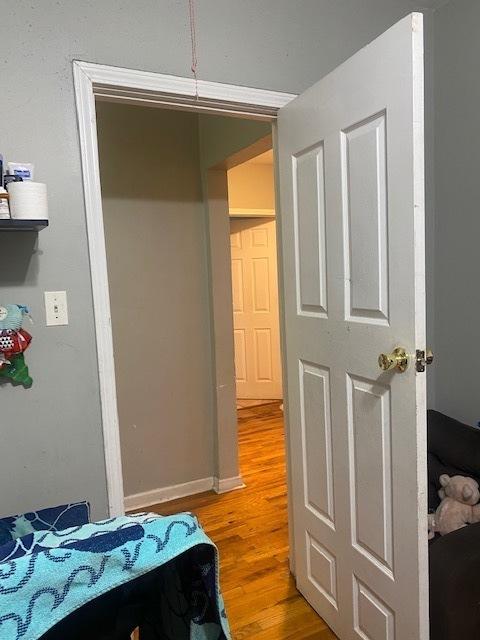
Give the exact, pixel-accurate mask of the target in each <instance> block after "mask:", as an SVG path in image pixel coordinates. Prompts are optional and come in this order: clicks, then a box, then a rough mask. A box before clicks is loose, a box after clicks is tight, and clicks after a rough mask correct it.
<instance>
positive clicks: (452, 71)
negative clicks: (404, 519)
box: [435, 0, 480, 425]
mask: <svg viewBox="0 0 480 640" xmlns="http://www.w3.org/2000/svg"><path fill="white" fill-rule="evenodd" d="M479 29H480V3H479V2H478V0H452V2H451V3H450V4H448V5H447V6H445V7H443V8H442V9H440V10H439V11H438V12H437V13H436V15H435V183H436V198H435V200H436V234H435V239H436V246H435V255H436V261H435V347H436V354H437V359H436V364H435V369H436V408H437V409H438V410H440V411H443V412H445V413H447V414H449V415H452V416H454V417H456V418H457V419H459V420H463V421H465V422H468V423H469V424H472V425H474V424H476V423H477V422H478V420H479V419H480V404H479V391H478V390H479V372H478V366H477V364H478V362H479V360H480V341H479V338H478V327H479V318H480V293H479V291H480V288H479V275H480V266H479V242H478V240H479V238H480V212H479V204H478V202H479V182H480V178H479V176H480V126H479V122H478V110H479V104H480V74H479V61H480V38H479Z"/></svg>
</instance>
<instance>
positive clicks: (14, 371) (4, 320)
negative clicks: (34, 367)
mask: <svg viewBox="0 0 480 640" xmlns="http://www.w3.org/2000/svg"><path fill="white" fill-rule="evenodd" d="M26 314H28V309H27V307H25V306H24V305H21V304H7V305H5V306H4V307H2V306H0V377H3V378H8V379H10V380H11V381H12V382H14V383H15V384H23V386H24V387H30V386H31V384H32V382H33V381H32V378H31V377H30V376H29V374H28V367H27V365H26V364H25V358H24V355H23V352H24V351H25V349H27V347H28V345H29V344H30V342H31V341H32V336H31V335H30V334H29V333H28V332H27V331H25V329H22V323H23V316H24V315H26Z"/></svg>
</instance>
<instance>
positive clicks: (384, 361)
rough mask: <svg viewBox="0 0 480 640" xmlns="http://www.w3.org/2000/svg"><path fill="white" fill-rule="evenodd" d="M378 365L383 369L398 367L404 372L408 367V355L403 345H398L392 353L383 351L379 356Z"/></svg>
mask: <svg viewBox="0 0 480 640" xmlns="http://www.w3.org/2000/svg"><path fill="white" fill-rule="evenodd" d="M378 366H379V367H380V369H382V370H383V371H392V370H393V369H397V371H400V373H403V372H404V371H405V370H406V368H407V367H408V355H407V352H406V351H405V349H404V348H403V347H397V348H396V349H394V350H393V351H392V353H381V354H380V355H379V356H378Z"/></svg>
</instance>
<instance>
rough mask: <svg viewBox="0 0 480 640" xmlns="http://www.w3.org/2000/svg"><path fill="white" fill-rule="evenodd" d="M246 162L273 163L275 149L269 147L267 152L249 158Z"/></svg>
mask: <svg viewBox="0 0 480 640" xmlns="http://www.w3.org/2000/svg"><path fill="white" fill-rule="evenodd" d="M245 164H273V150H272V149H269V150H268V151H265V153H261V154H260V155H259V156H255V157H254V158H252V159H251V160H248V161H247V162H246V163H245Z"/></svg>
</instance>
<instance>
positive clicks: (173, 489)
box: [125, 478, 214, 511]
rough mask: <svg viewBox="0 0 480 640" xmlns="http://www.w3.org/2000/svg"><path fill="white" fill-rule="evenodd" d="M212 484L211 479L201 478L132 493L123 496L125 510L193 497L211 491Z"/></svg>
mask: <svg viewBox="0 0 480 640" xmlns="http://www.w3.org/2000/svg"><path fill="white" fill-rule="evenodd" d="M213 482H214V479H213V478H201V479H200V480H192V481H191V482H184V483H183V484H174V485H171V486H170V487H162V488H161V489H152V490H151V491H143V492H142V493H134V494H133V495H131V496H125V510H126V511H130V510H131V509H143V508H144V507H150V506H151V505H152V504H159V503H160V502H168V501H169V500H176V499H177V498H185V497H186V496H193V495H195V494H196V493H203V492H204V491H211V490H212V489H213Z"/></svg>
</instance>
